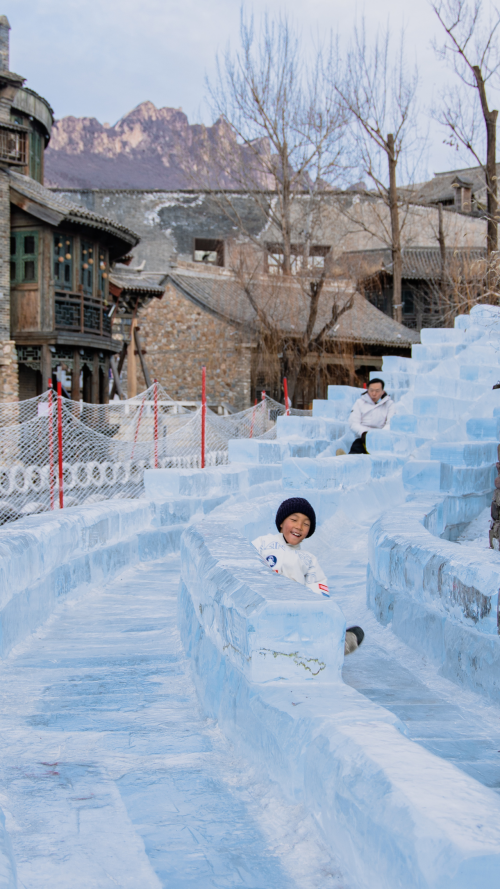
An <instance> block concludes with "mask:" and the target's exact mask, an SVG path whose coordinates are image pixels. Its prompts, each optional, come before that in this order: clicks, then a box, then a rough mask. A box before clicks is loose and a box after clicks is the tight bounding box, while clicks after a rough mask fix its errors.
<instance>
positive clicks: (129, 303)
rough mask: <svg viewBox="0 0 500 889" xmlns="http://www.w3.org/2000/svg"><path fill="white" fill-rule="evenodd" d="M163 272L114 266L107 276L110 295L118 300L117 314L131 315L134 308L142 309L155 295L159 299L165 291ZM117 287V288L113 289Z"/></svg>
mask: <svg viewBox="0 0 500 889" xmlns="http://www.w3.org/2000/svg"><path fill="white" fill-rule="evenodd" d="M164 280H165V275H163V274H156V275H155V274H151V273H150V274H144V273H143V272H142V271H139V270H138V269H128V268H127V267H125V266H122V267H120V268H116V267H115V268H114V269H113V271H112V272H111V274H110V276H109V284H110V292H111V295H112V296H113V297H114V298H115V299H116V300H117V302H118V306H117V308H118V314H119V315H125V316H127V315H132V314H133V313H134V311H135V310H136V309H142V308H144V306H147V305H148V303H149V302H150V301H151V300H152V299H153V298H154V297H156V299H161V298H162V296H163V294H164V293H165V285H163V286H161V284H160V283H159V282H160V281H164ZM115 288H118V289H115Z"/></svg>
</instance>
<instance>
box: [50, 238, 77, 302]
mask: <svg viewBox="0 0 500 889" xmlns="http://www.w3.org/2000/svg"><path fill="white" fill-rule="evenodd" d="M54 281H55V285H56V287H57V288H58V289H60V290H73V289H74V285H73V238H71V237H70V236H69V235H63V234H60V235H58V234H56V235H54Z"/></svg>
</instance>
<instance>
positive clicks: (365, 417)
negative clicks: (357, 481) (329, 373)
mask: <svg viewBox="0 0 500 889" xmlns="http://www.w3.org/2000/svg"><path fill="white" fill-rule="evenodd" d="M395 411H396V405H395V404H394V402H393V400H392V398H391V397H390V395H387V392H384V381H383V380H378V379H376V380H371V381H370V384H369V386H368V389H367V391H366V392H365V393H364V394H363V395H362V396H361V398H358V399H357V400H356V401H355V402H354V405H353V408H352V411H351V414H350V417H349V426H350V427H351V429H352V431H353V432H354V434H355V435H356V441H355V442H354V445H353V447H352V449H351V453H363V451H364V447H363V449H362V450H360V449H359V447H358V448H356V447H355V445H356V444H357V440H358V439H363V442H364V437H365V435H366V433H367V432H370V431H371V430H372V429H389V427H390V422H391V417H393V416H394V414H395Z"/></svg>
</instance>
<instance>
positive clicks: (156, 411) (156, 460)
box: [155, 380, 158, 469]
mask: <svg viewBox="0 0 500 889" xmlns="http://www.w3.org/2000/svg"><path fill="white" fill-rule="evenodd" d="M155 469H158V381H157V380H155Z"/></svg>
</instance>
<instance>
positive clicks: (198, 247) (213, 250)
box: [193, 238, 224, 266]
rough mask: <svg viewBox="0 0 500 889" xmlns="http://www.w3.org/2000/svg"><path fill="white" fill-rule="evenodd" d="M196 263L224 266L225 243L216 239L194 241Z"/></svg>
mask: <svg viewBox="0 0 500 889" xmlns="http://www.w3.org/2000/svg"><path fill="white" fill-rule="evenodd" d="M193 258H194V261H195V262H204V263H206V264H207V265H219V266H223V265H224V241H219V240H216V239H214V238H195V239H194V257H193Z"/></svg>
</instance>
